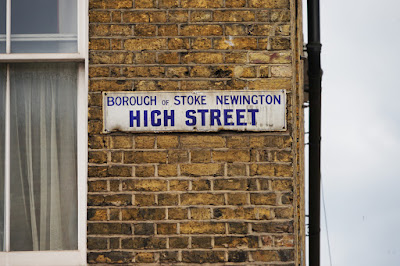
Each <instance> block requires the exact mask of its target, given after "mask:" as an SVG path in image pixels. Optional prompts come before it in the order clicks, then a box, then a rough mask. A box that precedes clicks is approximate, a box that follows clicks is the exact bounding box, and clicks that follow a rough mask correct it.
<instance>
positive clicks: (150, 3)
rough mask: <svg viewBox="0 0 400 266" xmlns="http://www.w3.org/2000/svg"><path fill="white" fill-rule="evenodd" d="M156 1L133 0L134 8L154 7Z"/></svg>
mask: <svg viewBox="0 0 400 266" xmlns="http://www.w3.org/2000/svg"><path fill="white" fill-rule="evenodd" d="M155 7H157V2H156V1H155V0H135V8H155Z"/></svg>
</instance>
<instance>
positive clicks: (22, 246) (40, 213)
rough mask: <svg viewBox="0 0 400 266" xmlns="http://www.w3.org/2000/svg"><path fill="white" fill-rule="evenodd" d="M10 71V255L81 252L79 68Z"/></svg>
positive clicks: (13, 68) (40, 66) (16, 68)
mask: <svg viewBox="0 0 400 266" xmlns="http://www.w3.org/2000/svg"><path fill="white" fill-rule="evenodd" d="M10 69H11V70H10V75H11V210H10V212H11V232H10V234H11V240H10V241H11V242H10V244H11V250H14V251H20V250H74V249H77V162H76V158H77V156H76V143H77V142H76V95H77V93H76V91H77V66H76V65H75V64H65V63H57V64H38V63H37V64H13V65H11V68H10Z"/></svg>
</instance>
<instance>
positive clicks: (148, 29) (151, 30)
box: [135, 24, 157, 36]
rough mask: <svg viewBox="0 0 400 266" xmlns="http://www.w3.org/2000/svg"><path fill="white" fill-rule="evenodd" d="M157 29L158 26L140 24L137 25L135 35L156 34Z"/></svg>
mask: <svg viewBox="0 0 400 266" xmlns="http://www.w3.org/2000/svg"><path fill="white" fill-rule="evenodd" d="M156 31H157V26H155V25H148V24H143V25H141V24H138V25H135V35H136V36H155V35H156Z"/></svg>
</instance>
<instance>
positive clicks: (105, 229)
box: [87, 223, 132, 235]
mask: <svg viewBox="0 0 400 266" xmlns="http://www.w3.org/2000/svg"><path fill="white" fill-rule="evenodd" d="M87 228H88V229H87V233H88V235H111V234H117V235H130V234H132V228H131V225H130V224H121V223H89V224H88V225H87Z"/></svg>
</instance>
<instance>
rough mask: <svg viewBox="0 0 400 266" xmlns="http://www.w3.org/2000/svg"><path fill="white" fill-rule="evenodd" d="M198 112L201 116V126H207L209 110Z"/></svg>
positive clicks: (199, 110)
mask: <svg viewBox="0 0 400 266" xmlns="http://www.w3.org/2000/svg"><path fill="white" fill-rule="evenodd" d="M197 112H199V113H200V114H201V125H202V126H205V125H206V113H208V109H198V110H197Z"/></svg>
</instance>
